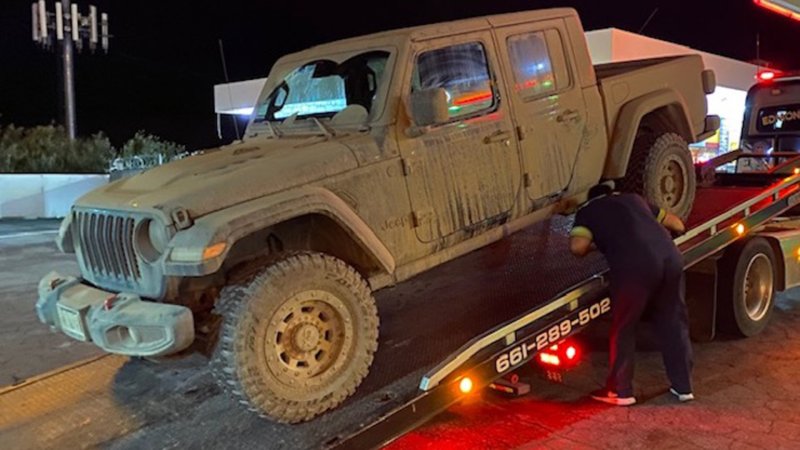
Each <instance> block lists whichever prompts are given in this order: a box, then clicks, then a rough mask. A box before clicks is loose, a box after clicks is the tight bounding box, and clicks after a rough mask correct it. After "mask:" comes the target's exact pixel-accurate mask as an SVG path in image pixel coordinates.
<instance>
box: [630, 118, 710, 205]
mask: <svg viewBox="0 0 800 450" xmlns="http://www.w3.org/2000/svg"><path fill="white" fill-rule="evenodd" d="M696 185H697V182H696V178H695V174H694V163H693V162H692V155H691V153H690V152H689V145H688V144H687V143H686V140H685V139H683V138H682V137H681V136H680V135H679V134H677V133H673V132H658V131H655V130H650V129H647V128H644V129H642V130H641V131H640V132H639V134H638V135H637V136H636V140H635V141H634V144H633V152H632V154H631V160H630V162H629V165H628V173H627V175H626V176H625V178H624V179H623V180H622V185H621V187H622V189H623V190H624V191H628V192H635V193H637V194H640V195H642V196H643V197H645V198H646V199H647V200H648V201H650V202H651V203H653V204H655V205H657V206H659V207H661V208H664V209H666V210H667V211H669V212H671V213H673V214H675V215H676V216H678V217H680V218H681V219H683V220H686V219H687V218H688V217H689V213H690V212H691V211H692V204H693V203H694V197H695V192H696V189H697V187H696Z"/></svg>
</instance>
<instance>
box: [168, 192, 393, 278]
mask: <svg viewBox="0 0 800 450" xmlns="http://www.w3.org/2000/svg"><path fill="white" fill-rule="evenodd" d="M308 214H321V215H324V216H326V217H328V218H330V219H332V220H334V221H335V222H336V223H338V224H339V225H340V226H341V227H342V229H344V230H345V231H346V232H347V233H348V234H349V235H350V236H351V237H352V238H353V240H355V241H356V242H357V243H358V244H359V245H360V246H361V248H362V249H363V250H364V251H365V252H367V253H369V254H370V255H371V256H372V257H373V258H374V259H375V261H377V262H378V264H379V265H380V267H381V268H382V269H383V270H384V271H386V273H388V274H392V273H394V270H395V267H396V262H395V259H394V256H392V254H391V252H390V251H389V249H388V248H387V247H386V246H385V245H384V244H383V242H382V241H381V240H380V239H379V238H378V236H377V235H376V234H375V233H374V232H373V231H372V229H371V228H370V227H369V226H368V225H367V224H366V222H364V221H363V220H362V219H361V218H360V217H359V216H358V214H356V212H355V211H354V210H353V208H352V207H350V205H348V204H347V203H346V202H345V201H344V200H342V199H341V198H340V197H339V196H337V195H336V194H335V193H333V192H331V191H329V190H328V189H325V188H321V187H304V188H300V189H294V190H291V191H286V192H281V193H278V194H275V195H271V196H268V197H264V198H259V199H255V200H250V201H248V202H245V203H241V204H239V205H235V206H232V207H230V208H226V209H224V210H222V211H218V212H216V213H212V214H209V215H207V216H205V217H201V218H199V219H197V220H196V221H195V223H194V225H193V226H192V227H190V228H188V229H186V230H184V231H181V232H179V233H177V234H176V235H175V236H174V238H173V239H172V242H171V243H170V247H171V248H174V247H183V248H198V247H202V248H206V247H208V246H211V245H214V244H217V243H221V242H225V243H226V244H227V246H226V249H225V251H224V252H223V253H222V254H221V255H219V256H217V257H216V258H213V259H210V260H208V261H204V262H197V263H183V262H182V263H177V262H172V261H167V262H166V266H167V267H166V272H167V273H168V274H176V275H178V274H180V275H195V276H201V275H208V274H211V273H214V272H216V271H218V270H219V269H220V267H221V266H222V263H223V262H224V261H225V258H226V257H227V253H228V251H229V250H230V249H231V247H232V246H233V244H235V243H236V241H238V240H239V239H241V238H243V237H245V236H247V235H249V234H251V233H254V232H256V231H259V230H263V229H265V228H267V227H269V226H272V225H275V224H278V223H281V222H284V221H286V220H291V219H294V218H297V217H301V216H304V215H308ZM192 269H194V270H192Z"/></svg>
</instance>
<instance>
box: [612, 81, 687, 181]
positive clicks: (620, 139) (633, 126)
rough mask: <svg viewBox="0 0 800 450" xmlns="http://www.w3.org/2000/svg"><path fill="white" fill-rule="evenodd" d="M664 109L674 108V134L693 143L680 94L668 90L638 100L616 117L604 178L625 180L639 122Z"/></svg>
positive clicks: (632, 101) (627, 105) (685, 107)
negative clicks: (648, 115)
mask: <svg viewBox="0 0 800 450" xmlns="http://www.w3.org/2000/svg"><path fill="white" fill-rule="evenodd" d="M665 107H666V108H673V111H672V113H671V115H672V116H673V117H674V119H675V120H677V122H676V123H675V125H676V130H675V131H677V132H678V134H680V135H681V136H683V138H684V139H686V141H687V142H693V141H694V138H695V136H696V135H697V133H695V130H694V128H693V127H692V124H691V122H690V121H689V112H688V108H687V106H686V102H685V101H684V99H683V97H682V96H681V95H680V93H678V92H677V91H676V90H674V89H671V88H668V89H660V90H658V91H655V92H651V93H649V94H646V95H643V96H641V97H638V98H636V99H634V100H631V101H630V102H628V103H626V104H625V106H623V107H622V109H621V110H620V112H619V114H618V115H617V120H616V122H615V125H614V134H613V135H612V137H611V143H610V146H609V152H608V158H606V165H605V168H604V169H603V178H605V179H618V178H623V177H624V176H625V172H626V171H627V170H628V162H629V161H630V158H631V154H632V153H633V143H634V141H635V140H636V135H637V133H638V131H639V126H640V125H641V123H642V119H643V118H644V117H645V116H646V115H647V114H650V113H651V112H653V111H655V110H657V109H661V108H665Z"/></svg>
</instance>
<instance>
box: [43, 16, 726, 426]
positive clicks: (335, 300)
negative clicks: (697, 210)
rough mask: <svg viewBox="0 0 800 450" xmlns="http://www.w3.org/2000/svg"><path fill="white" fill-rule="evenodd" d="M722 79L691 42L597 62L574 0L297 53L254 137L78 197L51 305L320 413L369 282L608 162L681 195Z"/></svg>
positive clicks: (357, 373) (365, 307)
mask: <svg viewBox="0 0 800 450" xmlns="http://www.w3.org/2000/svg"><path fill="white" fill-rule="evenodd" d="M714 89H715V78H714V74H713V72H711V71H707V70H704V68H703V63H702V61H701V59H700V57H699V56H695V55H689V56H680V57H673V58H664V59H654V60H643V61H633V62H625V63H619V64H608V65H602V66H593V65H592V62H591V59H590V56H589V51H588V48H587V44H586V40H585V37H584V33H583V29H582V26H581V23H580V21H579V19H578V16H577V14H576V12H575V11H574V10H572V9H551V10H543V11H532V12H522V13H516V14H507V15H497V16H490V17H480V18H474V19H468V20H462V21H458V22H451V23H444V24H437V25H428V26H420V27H415V28H408V29H401V30H396V31H388V32H384V33H378V34H373V35H369V36H363V37H357V38H352V39H347V40H343V41H338V42H334V43H330V44H325V45H321V46H318V47H314V48H311V49H309V50H305V51H301V52H299V53H294V54H291V55H288V56H285V57H283V58H281V59H280V60H279V61H278V62H277V63H276V64H275V66H274V68H273V69H272V71H271V73H270V75H269V81H268V82H267V84H266V86H265V88H264V91H263V94H262V95H261V97H260V99H259V100H258V103H257V106H256V108H255V111H254V113H253V116H252V119H251V122H250V124H249V126H248V128H247V131H246V136H245V138H244V139H243V140H242V141H241V142H235V143H233V144H232V145H228V146H224V147H221V148H219V149H214V150H209V151H206V152H204V153H203V154H201V155H198V156H193V157H189V158H186V159H183V160H180V161H176V162H173V163H170V164H166V165H163V166H160V167H157V168H154V169H151V170H149V171H146V172H144V173H142V174H139V175H136V176H133V177H130V178H127V179H123V180H119V181H116V182H113V183H110V184H109V185H107V186H104V187H102V188H100V189H97V190H95V191H93V192H91V193H89V194H87V195H85V196H84V197H82V198H81V199H79V200H78V201H77V202H76V204H75V205H74V207H73V208H72V211H71V214H70V215H69V217H67V218H66V219H65V220H64V222H63V224H62V226H61V229H60V232H59V236H58V244H59V247H60V248H61V249H62V250H63V251H64V252H74V253H75V254H76V257H77V260H78V263H79V265H80V269H81V277H80V278H74V277H67V276H63V275H59V274H56V273H51V274H49V275H47V276H46V277H45V278H44V279H42V281H41V282H40V285H39V300H38V302H37V311H38V314H39V317H40V319H41V321H42V322H44V323H46V324H49V325H51V326H52V327H53V328H54V329H57V330H60V331H61V332H63V333H66V334H67V335H69V336H71V337H73V338H75V339H79V340H82V341H89V342H93V343H94V344H95V345H97V346H99V347H100V348H102V349H104V350H106V351H108V352H112V353H118V354H124V355H135V356H142V357H163V356H167V355H175V354H179V353H185V352H186V351H190V350H192V349H193V348H194V347H195V346H193V345H192V344H193V343H195V344H197V343H198V342H210V345H209V346H208V347H209V348H208V351H209V352H210V353H211V362H210V365H211V368H212V371H213V372H214V374H215V376H216V377H217V378H218V380H219V382H220V384H221V386H222V387H223V388H224V389H225V390H226V391H227V392H229V393H230V394H231V395H232V396H234V397H235V398H236V399H237V400H239V402H240V403H242V404H244V405H246V406H247V407H248V408H249V409H251V410H252V411H255V412H257V413H259V414H261V415H262V416H265V417H269V418H271V419H273V420H277V421H281V422H300V421H305V420H309V419H311V418H313V417H315V416H317V415H319V414H321V413H323V412H324V411H326V410H328V409H330V408H333V407H335V406H337V405H338V404H340V403H341V402H342V401H343V400H344V399H345V398H347V397H348V396H349V395H351V394H352V393H353V392H354V391H355V390H356V388H357V387H358V386H359V384H360V383H361V381H362V380H363V379H364V377H365V376H366V374H367V372H368V370H369V368H370V365H371V363H372V360H373V354H374V352H375V351H376V348H377V342H378V340H377V339H378V322H379V320H378V314H377V308H376V305H375V300H374V297H373V292H374V291H376V290H379V289H382V288H384V287H387V286H390V285H393V284H395V283H399V282H401V281H403V280H406V279H408V278H410V277H413V276H415V275H416V274H419V273H421V272H423V271H426V270H428V269H430V268H432V267H434V266H437V265H440V264H442V263H444V262H446V261H449V260H452V259H454V258H456V257H459V256H461V255H464V254H466V253H468V252H470V251H473V250H475V249H478V248H480V247H483V246H486V245H488V244H490V243H492V242H495V241H498V240H500V239H503V237H505V236H508V235H509V234H510V233H513V232H516V231H518V230H521V229H523V228H525V227H527V226H529V225H531V224H533V223H535V222H537V221H541V220H543V219H546V218H547V217H549V216H551V215H553V214H559V213H565V212H567V211H568V210H569V209H570V208H573V207H574V205H575V204H577V203H578V202H581V201H583V200H584V199H585V198H586V193H587V191H588V190H589V189H590V188H591V187H592V186H594V185H595V184H597V183H598V182H600V181H601V180H618V181H619V185H621V186H622V187H624V188H625V189H627V190H631V191H636V192H639V193H642V194H644V195H645V196H647V197H648V198H649V199H650V200H651V201H653V202H655V203H657V204H659V205H662V206H664V207H666V208H668V209H670V210H672V211H673V212H675V213H677V214H680V215H686V214H687V213H688V212H689V209H690V207H691V205H692V201H693V196H694V189H695V179H694V175H693V174H694V170H693V166H692V160H691V158H690V154H689V151H688V147H687V142H695V141H699V140H702V139H704V138H706V137H708V136H710V135H711V134H713V133H714V131H715V130H716V128H717V127H718V123H719V119H718V118H717V117H714V116H707V115H706V113H707V107H706V94H710V93H712V92H713V91H714ZM465 276H469V274H465ZM431 301H434V300H431ZM453 308H458V305H453ZM190 347H191V348H190Z"/></svg>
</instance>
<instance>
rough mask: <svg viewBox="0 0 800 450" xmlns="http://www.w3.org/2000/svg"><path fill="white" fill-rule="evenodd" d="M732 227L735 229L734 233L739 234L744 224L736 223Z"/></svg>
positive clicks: (741, 232) (742, 232)
mask: <svg viewBox="0 0 800 450" xmlns="http://www.w3.org/2000/svg"><path fill="white" fill-rule="evenodd" d="M733 227H734V228H733V229H734V230H736V234H738V235H739V236H741V235H743V234H744V225H743V224H741V223H737V224H736V225H734V226H733Z"/></svg>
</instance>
